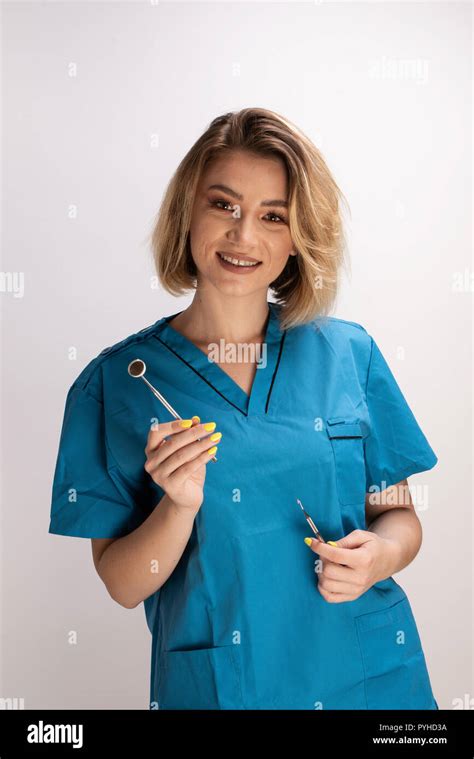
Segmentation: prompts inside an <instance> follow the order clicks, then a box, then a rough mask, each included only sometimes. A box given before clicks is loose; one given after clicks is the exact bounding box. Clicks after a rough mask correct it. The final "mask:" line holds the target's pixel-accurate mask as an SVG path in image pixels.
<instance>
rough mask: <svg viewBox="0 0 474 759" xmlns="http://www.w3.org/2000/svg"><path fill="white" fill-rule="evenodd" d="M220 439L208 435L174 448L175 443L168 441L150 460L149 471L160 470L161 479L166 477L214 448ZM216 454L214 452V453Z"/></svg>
mask: <svg viewBox="0 0 474 759" xmlns="http://www.w3.org/2000/svg"><path fill="white" fill-rule="evenodd" d="M219 442H220V440H215V441H211V440H209V438H208V437H204V438H202V439H201V440H196V441H195V442H193V443H188V444H187V445H185V446H180V447H179V448H177V449H175V450H174V451H173V450H172V446H173V444H172V443H171V442H169V441H168V442H167V444H166V446H164V447H162V448H160V449H159V451H158V453H156V454H155V456H153V457H152V458H151V459H150V461H149V462H148V468H147V471H148V472H149V473H150V474H152V473H155V472H157V471H158V469H159V475H160V477H161V479H166V478H168V477H170V475H171V474H172V473H173V472H175V471H176V469H178V467H180V466H182V465H183V464H187V462H188V461H192V460H193V459H195V458H196V456H200V455H201V453H205V452H206V451H207V450H208V449H212V448H214V447H215V446H216V445H217V444H218V443H219ZM212 455H214V453H213V454H212Z"/></svg>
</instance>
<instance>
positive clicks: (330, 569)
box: [321, 559, 357, 582]
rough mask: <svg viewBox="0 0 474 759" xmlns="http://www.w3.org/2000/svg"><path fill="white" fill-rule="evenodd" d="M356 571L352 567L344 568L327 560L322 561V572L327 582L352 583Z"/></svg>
mask: <svg viewBox="0 0 474 759" xmlns="http://www.w3.org/2000/svg"><path fill="white" fill-rule="evenodd" d="M356 572H357V570H356V569H353V568H352V567H346V566H344V565H343V564H335V563H334V562H333V561H329V559H324V560H323V572H322V573H321V574H323V573H324V576H325V577H327V579H328V580H337V581H338V582H353V580H354V576H355V573H356Z"/></svg>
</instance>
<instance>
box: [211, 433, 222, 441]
mask: <svg viewBox="0 0 474 759" xmlns="http://www.w3.org/2000/svg"><path fill="white" fill-rule="evenodd" d="M221 437H222V432H214V434H213V435H211V436H210V437H209V440H212V442H213V443H215V442H217V440H220V439H221Z"/></svg>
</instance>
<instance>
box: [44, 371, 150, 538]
mask: <svg viewBox="0 0 474 759" xmlns="http://www.w3.org/2000/svg"><path fill="white" fill-rule="evenodd" d="M143 518H144V515H143V514H142V513H141V510H140V508H139V505H138V504H137V503H135V502H134V498H133V494H132V492H130V490H129V488H128V487H127V482H126V479H125V478H124V476H123V473H122V472H121V471H120V469H119V467H118V466H117V465H116V463H115V462H114V460H113V458H112V457H111V453H110V450H109V448H108V445H107V441H106V435H105V423H104V406H103V403H102V402H101V400H99V399H97V398H96V397H94V396H93V395H92V394H90V393H89V392H88V391H87V390H85V389H83V388H82V387H80V386H79V385H78V384H76V383H75V384H73V385H72V387H71V388H70V390H69V392H68V394H67V398H66V407H65V411H64V418H63V423H62V429H61V435H60V440H59V450H58V454H57V460H56V468H55V472H54V479H53V486H52V499H51V514H50V524H49V530H48V532H50V533H55V534H57V535H70V536H74V537H82V538H115V537H121V536H123V535H126V534H128V533H129V532H131V531H132V530H133V529H135V528H136V527H137V526H138V525H139V524H140V522H141V521H143Z"/></svg>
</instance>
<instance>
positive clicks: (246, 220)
mask: <svg viewBox="0 0 474 759" xmlns="http://www.w3.org/2000/svg"><path fill="white" fill-rule="evenodd" d="M226 236H227V239H228V240H231V241H232V242H235V243H238V244H239V245H241V246H242V247H243V248H245V250H248V251H249V255H250V249H251V248H252V247H253V246H255V245H256V244H257V235H256V232H255V226H254V223H253V220H252V217H251V216H250V215H248V216H247V215H245V214H243V213H242V211H241V210H240V209H237V212H236V215H235V218H232V219H231V223H230V226H229V230H228V232H227V235H226Z"/></svg>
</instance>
